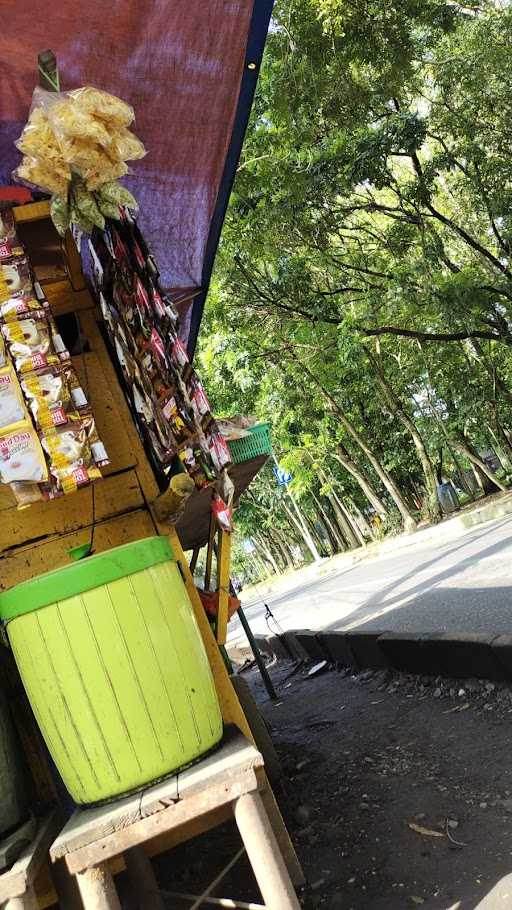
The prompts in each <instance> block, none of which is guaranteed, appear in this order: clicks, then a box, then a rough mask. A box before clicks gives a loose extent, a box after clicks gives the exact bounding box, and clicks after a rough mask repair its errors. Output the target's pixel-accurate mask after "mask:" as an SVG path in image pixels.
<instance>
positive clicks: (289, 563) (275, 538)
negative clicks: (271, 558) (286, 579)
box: [270, 528, 295, 569]
mask: <svg viewBox="0 0 512 910" xmlns="http://www.w3.org/2000/svg"><path fill="white" fill-rule="evenodd" d="M270 539H271V540H272V542H273V543H274V546H275V547H276V548H277V549H278V550H279V552H280V554H281V559H282V560H283V564H284V568H285V569H293V568H295V566H294V564H293V559H292V556H291V553H290V551H289V550H288V548H287V547H285V545H284V543H283V541H282V540H281V538H280V537H279V533H278V531H277V530H276V529H275V528H274V530H273V531H272V532H271V534H270Z"/></svg>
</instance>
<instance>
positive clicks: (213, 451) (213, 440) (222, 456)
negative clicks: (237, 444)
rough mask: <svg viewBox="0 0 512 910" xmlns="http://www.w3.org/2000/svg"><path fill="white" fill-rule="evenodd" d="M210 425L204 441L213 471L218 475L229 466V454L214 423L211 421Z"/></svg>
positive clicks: (224, 441)
mask: <svg viewBox="0 0 512 910" xmlns="http://www.w3.org/2000/svg"><path fill="white" fill-rule="evenodd" d="M212 424H213V426H210V427H209V428H208V432H207V433H206V439H207V442H208V450H209V452H210V456H211V459H212V461H213V464H214V467H215V470H216V471H218V472H219V473H220V472H221V471H222V469H223V468H225V467H227V466H228V465H230V464H231V452H230V451H229V446H228V444H227V443H226V440H225V439H224V437H223V435H222V433H220V432H219V430H218V429H217V427H216V426H215V422H214V421H212Z"/></svg>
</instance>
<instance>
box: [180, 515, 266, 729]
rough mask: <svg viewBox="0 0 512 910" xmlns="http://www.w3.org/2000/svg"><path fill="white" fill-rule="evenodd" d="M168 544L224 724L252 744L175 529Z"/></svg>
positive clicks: (246, 724) (247, 725)
mask: <svg viewBox="0 0 512 910" xmlns="http://www.w3.org/2000/svg"><path fill="white" fill-rule="evenodd" d="M168 534H169V540H170V542H171V546H172V549H173V552H174V555H175V557H176V561H177V562H178V564H179V566H180V568H181V573H182V576H183V580H184V582H185V587H186V589H187V593H188V596H189V597H190V602H191V604H192V608H193V610H194V615H195V618H196V622H197V624H198V626H199V631H200V633H201V638H202V639H203V644H204V646H205V649H206V654H207V656H208V660H209V663H210V667H211V671H212V673H213V678H214V681H215V688H216V690H217V697H218V699H219V702H220V709H221V711H222V718H223V720H224V723H225V724H235V725H236V726H237V727H238V729H239V730H240V731H241V732H242V733H243V734H244V736H247V738H248V739H250V740H251V741H252V735H251V729H250V727H249V724H248V723H247V719H246V717H245V714H244V712H243V711H242V708H241V706H240V702H239V701H238V698H237V696H236V693H235V690H234V689H233V686H232V684H231V680H230V678H229V675H228V671H227V669H226V665H225V663H224V661H223V659H222V655H221V653H220V651H219V646H218V644H217V642H216V641H215V638H214V635H213V632H212V630H211V627H210V623H209V622H208V617H207V616H206V613H205V611H204V607H203V605H202V603H201V598H200V597H199V594H198V591H197V588H196V586H195V584H194V579H193V577H192V573H191V571H190V568H189V565H188V562H187V559H186V556H185V553H184V552H183V548H182V546H181V543H180V539H179V537H178V533H177V531H176V528H171V529H170V530H169V531H168Z"/></svg>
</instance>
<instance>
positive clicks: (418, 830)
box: [409, 822, 446, 837]
mask: <svg viewBox="0 0 512 910" xmlns="http://www.w3.org/2000/svg"><path fill="white" fill-rule="evenodd" d="M409 828H410V829H411V831H416V834H423V835H424V837H446V835H445V834H443V832H442V831H433V830H432V828H424V827H423V825H415V824H414V822H409Z"/></svg>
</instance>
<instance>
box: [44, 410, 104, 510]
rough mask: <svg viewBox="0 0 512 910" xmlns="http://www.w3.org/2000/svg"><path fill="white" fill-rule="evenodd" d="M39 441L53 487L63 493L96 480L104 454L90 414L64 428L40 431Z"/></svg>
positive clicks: (102, 463) (70, 491)
mask: <svg viewBox="0 0 512 910" xmlns="http://www.w3.org/2000/svg"><path fill="white" fill-rule="evenodd" d="M41 444H42V446H43V449H44V450H45V452H46V453H47V456H48V460H49V464H50V473H51V475H52V477H53V478H54V479H55V481H56V484H57V489H58V490H59V491H60V490H61V491H62V492H63V493H65V494H67V493H72V492H74V491H75V490H76V489H77V488H78V487H80V486H84V485H85V484H87V483H90V482H91V481H93V480H97V479H99V478H100V477H101V472H100V470H99V468H100V467H103V466H105V465H107V464H108V456H107V453H106V451H105V448H104V446H103V443H101V441H100V439H99V438H98V434H97V432H96V427H95V425H94V420H93V419H92V417H89V418H85V419H84V420H80V421H77V422H76V423H74V424H72V425H69V426H67V427H65V428H64V429H60V430H58V429H55V430H53V431H49V432H45V433H43V434H42V435H41Z"/></svg>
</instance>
